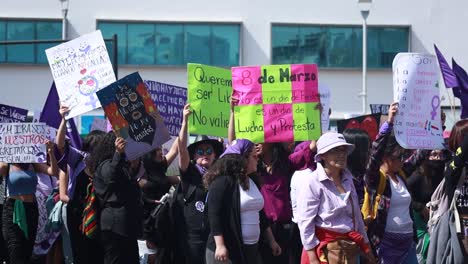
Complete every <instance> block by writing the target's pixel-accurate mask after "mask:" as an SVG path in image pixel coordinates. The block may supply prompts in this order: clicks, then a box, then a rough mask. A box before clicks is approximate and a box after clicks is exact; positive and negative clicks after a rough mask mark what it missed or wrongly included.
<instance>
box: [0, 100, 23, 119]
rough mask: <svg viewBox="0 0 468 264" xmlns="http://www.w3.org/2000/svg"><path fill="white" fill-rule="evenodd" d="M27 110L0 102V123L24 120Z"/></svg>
mask: <svg viewBox="0 0 468 264" xmlns="http://www.w3.org/2000/svg"><path fill="white" fill-rule="evenodd" d="M27 116H28V110H26V109H22V108H18V107H14V106H9V105H4V104H0V123H17V122H26V117H27Z"/></svg>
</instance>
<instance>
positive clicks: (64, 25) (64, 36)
mask: <svg viewBox="0 0 468 264" xmlns="http://www.w3.org/2000/svg"><path fill="white" fill-rule="evenodd" d="M59 2H60V4H61V6H62V40H66V39H67V15H68V4H69V3H70V2H69V0H59Z"/></svg>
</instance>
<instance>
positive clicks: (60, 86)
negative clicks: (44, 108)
mask: <svg viewBox="0 0 468 264" xmlns="http://www.w3.org/2000/svg"><path fill="white" fill-rule="evenodd" d="M46 55H47V60H48V61H49V66H50V69H51V71H52V76H53V77H54V81H55V86H56V87H57V92H58V95H59V98H60V101H61V102H62V104H63V105H66V106H68V108H69V109H70V112H69V113H68V115H67V116H66V118H67V119H70V118H72V117H75V116H78V115H81V114H83V113H86V112H89V111H91V110H93V109H96V108H99V107H100V106H101V103H100V102H99V100H98V98H97V96H96V92H97V91H99V90H101V89H102V88H104V87H106V86H107V85H109V84H111V83H113V82H115V81H116V79H115V75H114V70H113V69H112V64H111V61H110V59H109V54H108V53H107V49H106V45H105V43H104V40H103V38H102V34H101V31H99V30H97V31H95V32H93V33H89V34H86V35H83V36H81V37H79V38H76V39H74V40H71V41H68V42H66V43H63V44H60V45H58V46H55V47H53V48H50V49H47V50H46Z"/></svg>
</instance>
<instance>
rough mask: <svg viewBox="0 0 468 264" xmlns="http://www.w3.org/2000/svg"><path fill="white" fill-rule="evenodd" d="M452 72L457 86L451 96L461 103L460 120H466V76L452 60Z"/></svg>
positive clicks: (467, 83)
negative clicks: (456, 80) (455, 77)
mask: <svg viewBox="0 0 468 264" xmlns="http://www.w3.org/2000/svg"><path fill="white" fill-rule="evenodd" d="M452 66H453V72H454V73H455V76H457V79H458V83H459V86H458V87H454V88H453V89H452V90H453V95H455V97H458V98H459V99H460V101H461V116H460V117H461V118H462V119H465V118H468V74H466V71H465V70H464V69H463V68H462V67H460V66H459V65H458V64H457V63H456V62H455V60H452Z"/></svg>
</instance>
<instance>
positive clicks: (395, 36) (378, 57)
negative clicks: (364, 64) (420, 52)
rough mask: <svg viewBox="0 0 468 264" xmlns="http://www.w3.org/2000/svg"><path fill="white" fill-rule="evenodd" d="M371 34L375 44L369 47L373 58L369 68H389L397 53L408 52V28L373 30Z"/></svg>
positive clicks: (370, 31)
mask: <svg viewBox="0 0 468 264" xmlns="http://www.w3.org/2000/svg"><path fill="white" fill-rule="evenodd" d="M369 33H370V34H369V35H370V36H371V37H372V41H373V42H374V43H373V44H374V45H372V46H369V47H368V49H369V52H370V53H371V54H372V56H373V60H372V62H373V63H372V64H370V63H369V67H375V68H389V67H391V66H392V62H393V58H394V57H395V56H396V54H397V53H399V52H407V51H408V33H409V32H408V28H371V29H370V30H369ZM375 42H377V43H375ZM376 47H377V49H376V50H372V48H376Z"/></svg>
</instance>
